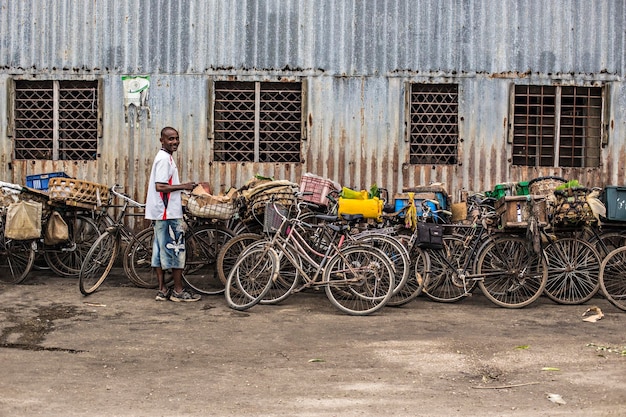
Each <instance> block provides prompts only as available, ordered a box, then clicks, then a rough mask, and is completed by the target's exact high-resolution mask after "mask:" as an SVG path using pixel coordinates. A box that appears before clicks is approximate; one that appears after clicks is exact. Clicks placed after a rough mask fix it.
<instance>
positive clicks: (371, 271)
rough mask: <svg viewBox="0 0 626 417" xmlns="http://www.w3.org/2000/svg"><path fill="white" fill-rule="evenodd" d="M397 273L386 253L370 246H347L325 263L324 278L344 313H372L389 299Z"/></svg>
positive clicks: (328, 290) (329, 297) (335, 301)
mask: <svg viewBox="0 0 626 417" xmlns="http://www.w3.org/2000/svg"><path fill="white" fill-rule="evenodd" d="M394 279H395V274H394V270H393V266H392V263H391V261H390V260H389V258H388V257H387V255H385V253H384V252H383V251H381V250H380V249H377V248H373V247H369V246H348V247H346V248H344V249H342V250H341V251H340V252H339V253H337V254H335V255H334V256H333V257H332V258H330V260H329V261H328V264H327V265H326V268H325V269H324V275H323V277H322V280H323V282H324V285H325V291H326V296H327V297H328V299H329V300H330V302H331V304H332V305H333V306H335V307H337V308H338V309H339V310H341V311H343V312H344V313H348V314H351V315H358V316H363V315H367V314H372V313H374V312H376V311H378V310H380V309H381V308H382V307H384V306H385V304H386V303H387V302H388V301H389V299H390V298H391V296H392V294H393V290H394V288H395V283H394Z"/></svg>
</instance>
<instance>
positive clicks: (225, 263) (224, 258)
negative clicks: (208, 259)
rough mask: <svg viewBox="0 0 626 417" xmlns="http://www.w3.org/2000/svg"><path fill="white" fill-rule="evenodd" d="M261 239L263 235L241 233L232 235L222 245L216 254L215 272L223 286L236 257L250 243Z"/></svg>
mask: <svg viewBox="0 0 626 417" xmlns="http://www.w3.org/2000/svg"><path fill="white" fill-rule="evenodd" d="M261 239H263V236H262V235H259V234H257V233H243V234H240V235H237V236H235V237H233V238H232V239H230V240H229V241H228V242H226V243H225V244H224V246H222V248H221V249H220V251H219V253H218V255H217V274H218V277H219V279H220V281H221V282H222V285H223V286H224V287H225V286H226V281H227V280H228V274H229V273H230V271H231V269H232V268H233V266H234V265H235V262H237V258H238V257H239V255H241V252H243V251H244V249H245V248H247V247H248V246H249V245H250V244H252V243H254V242H257V241H259V240H261Z"/></svg>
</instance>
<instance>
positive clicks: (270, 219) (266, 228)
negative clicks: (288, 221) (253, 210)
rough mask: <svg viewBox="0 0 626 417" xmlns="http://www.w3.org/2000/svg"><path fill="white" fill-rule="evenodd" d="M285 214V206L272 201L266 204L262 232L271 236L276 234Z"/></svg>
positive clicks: (286, 212)
mask: <svg viewBox="0 0 626 417" xmlns="http://www.w3.org/2000/svg"><path fill="white" fill-rule="evenodd" d="M287 214H288V210H287V208H286V207H285V206H283V205H281V204H278V203H274V202H272V201H270V202H268V203H267V204H266V205H265V213H264V218H263V232H264V233H267V234H271V235H273V234H274V233H276V232H278V231H279V230H280V225H281V224H282V223H283V219H284V218H285V217H287Z"/></svg>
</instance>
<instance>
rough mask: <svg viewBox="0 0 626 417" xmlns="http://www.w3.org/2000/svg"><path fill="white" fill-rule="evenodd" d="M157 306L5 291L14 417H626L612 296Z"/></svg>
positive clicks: (44, 287)
mask: <svg viewBox="0 0 626 417" xmlns="http://www.w3.org/2000/svg"><path fill="white" fill-rule="evenodd" d="M154 295H155V291H153V290H145V289H139V288H135V287H133V286H131V285H130V284H129V283H128V282H127V280H126V278H124V277H123V276H122V275H121V274H120V273H119V271H116V273H115V275H113V276H112V277H110V278H109V279H108V281H107V282H105V284H104V286H103V287H102V288H101V289H100V290H99V291H98V292H97V293H95V294H93V295H91V296H89V297H84V296H82V295H81V294H80V293H79V291H78V286H77V283H76V282H75V280H72V279H67V278H58V277H55V276H53V275H51V274H50V273H47V272H46V271H38V272H36V273H34V274H33V275H32V276H29V278H28V279H27V281H26V282H25V284H23V285H18V286H14V285H0V303H1V304H0V305H1V307H0V361H1V363H2V368H3V370H2V377H1V378H0V416H13V417H18V416H66V417H71V416H303V417H306V416H342V417H344V416H347V417H351V416H478V415H480V416H568V417H573V416H585V417H589V416H624V415H626V352H625V351H626V332H625V329H626V326H625V325H626V312H621V311H619V310H617V309H615V308H614V307H612V306H611V305H609V303H608V302H607V301H606V300H604V299H602V298H601V297H596V298H594V299H593V300H592V302H590V303H588V304H587V305H578V306H560V305H556V304H554V303H553V302H551V301H550V300H548V299H546V298H545V297H542V298H541V299H540V300H539V301H538V302H537V303H535V304H533V305H532V306H530V307H527V308H525V309H521V310H507V309H503V308H499V307H496V306H493V305H491V304H490V303H489V302H488V301H487V300H486V299H485V297H483V296H482V295H480V294H478V293H477V294H475V295H474V296H472V297H469V298H467V299H464V300H462V301H460V302H458V303H455V304H440V303H435V302H431V301H429V300H428V299H426V298H424V297H420V298H418V299H417V300H415V301H414V302H412V303H410V304H409V305H406V306H404V307H401V308H391V307H388V308H385V309H384V310H382V311H381V312H379V313H377V314H375V315H372V316H367V317H352V316H347V315H344V314H342V313H340V312H338V311H336V310H335V309H334V308H333V307H332V306H331V305H330V303H329V302H328V300H327V299H326V298H325V295H324V293H323V292H317V293H316V292H307V293H300V294H297V295H294V296H293V297H291V298H289V299H288V300H286V301H285V302H284V303H283V304H281V305H278V306H256V307H253V308H252V309H250V310H248V311H245V312H237V311H234V310H230V309H229V308H228V307H227V306H226V303H225V301H224V299H223V296H213V297H204V298H203V299H202V300H201V301H200V302H198V303H189V304H180V303H172V302H156V301H154V298H153V297H154ZM591 305H596V306H598V307H600V308H601V309H602V311H603V312H604V313H605V317H604V318H603V319H602V320H600V321H598V322H596V323H589V322H585V321H583V320H582V314H583V313H584V312H585V310H586V309H587V308H588V307H590V306H591ZM551 394H552V395H553V397H552V398H553V399H554V400H555V401H556V402H555V401H553V400H550V399H549V398H548V397H549V396H550V395H551ZM556 396H560V397H556ZM559 402H563V404H559Z"/></svg>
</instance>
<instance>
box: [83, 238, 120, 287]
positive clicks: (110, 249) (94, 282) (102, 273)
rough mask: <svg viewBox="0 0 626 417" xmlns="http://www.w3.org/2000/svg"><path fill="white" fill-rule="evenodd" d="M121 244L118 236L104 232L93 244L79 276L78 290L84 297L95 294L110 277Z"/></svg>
mask: <svg viewBox="0 0 626 417" xmlns="http://www.w3.org/2000/svg"><path fill="white" fill-rule="evenodd" d="M118 248H119V242H118V240H117V234H115V233H110V232H104V233H103V234H102V235H100V237H99V238H98V240H96V242H95V243H94V244H93V246H92V247H91V249H89V252H87V256H85V261H84V262H83V265H82V267H81V269H80V272H79V274H78V288H79V290H80V292H81V293H82V294H83V295H89V294H93V293H94V292H95V291H96V290H97V289H98V288H99V287H100V285H102V283H103V282H104V280H105V279H106V277H107V276H108V275H109V272H110V271H111V268H112V267H113V264H114V263H115V259H116V258H117V252H118V250H119V249H118Z"/></svg>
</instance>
